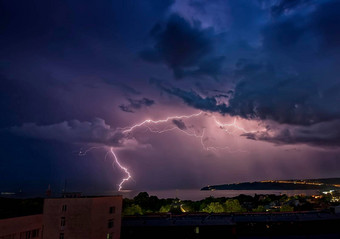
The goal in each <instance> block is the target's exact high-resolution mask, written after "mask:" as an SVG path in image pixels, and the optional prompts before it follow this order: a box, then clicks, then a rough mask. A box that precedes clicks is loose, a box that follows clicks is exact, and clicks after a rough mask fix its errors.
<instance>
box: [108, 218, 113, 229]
mask: <svg viewBox="0 0 340 239" xmlns="http://www.w3.org/2000/svg"><path fill="white" fill-rule="evenodd" d="M107 227H108V228H112V227H113V219H110V220H109V221H108V222H107Z"/></svg>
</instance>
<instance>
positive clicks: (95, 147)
mask: <svg viewBox="0 0 340 239" xmlns="http://www.w3.org/2000/svg"><path fill="white" fill-rule="evenodd" d="M102 148H105V146H93V147H90V148H88V149H86V150H83V149H80V151H79V152H78V155H79V156H85V155H87V153H88V152H90V151H92V150H95V149H102ZM109 154H111V155H112V156H113V159H114V162H113V163H116V164H117V165H118V167H119V168H120V169H121V170H123V171H124V172H125V173H126V175H127V177H126V178H123V179H122V181H121V182H120V183H119V185H118V191H121V189H122V187H123V184H124V183H125V182H126V181H129V179H130V178H132V177H131V174H130V172H129V171H128V169H127V168H126V167H124V166H123V165H122V164H121V163H120V162H119V160H118V157H117V155H116V154H115V152H114V151H113V147H110V149H109V150H108V151H107V152H106V154H105V157H104V158H105V159H106V158H107V156H108V155H109ZM113 163H112V166H113V165H114V164H113Z"/></svg>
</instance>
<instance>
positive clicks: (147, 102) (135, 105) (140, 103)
mask: <svg viewBox="0 0 340 239" xmlns="http://www.w3.org/2000/svg"><path fill="white" fill-rule="evenodd" d="M128 101H129V104H127V105H124V104H122V105H120V106H119V108H120V109H121V110H122V111H124V112H129V113H134V112H135V111H134V110H139V109H141V108H142V107H149V106H152V105H153V104H155V101H154V100H151V99H148V98H142V99H140V100H134V99H128Z"/></svg>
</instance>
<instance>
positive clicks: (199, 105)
mask: <svg viewBox="0 0 340 239" xmlns="http://www.w3.org/2000/svg"><path fill="white" fill-rule="evenodd" d="M150 83H151V84H155V85H156V86H157V87H158V88H160V89H161V90H162V91H164V92H166V93H168V94H170V95H174V96H177V97H179V98H180V99H182V100H183V101H184V102H185V103H186V104H187V105H189V106H191V107H194V108H196V109H200V110H204V111H212V112H219V113H221V114H224V113H226V112H227V110H228V109H227V106H226V104H224V103H218V101H217V100H216V98H219V97H220V94H218V95H217V96H209V97H202V96H200V95H199V94H198V93H197V92H196V91H194V90H190V91H186V90H183V89H180V88H177V87H172V86H165V85H164V84H163V83H162V82H161V81H159V80H156V79H153V78H152V79H150Z"/></svg>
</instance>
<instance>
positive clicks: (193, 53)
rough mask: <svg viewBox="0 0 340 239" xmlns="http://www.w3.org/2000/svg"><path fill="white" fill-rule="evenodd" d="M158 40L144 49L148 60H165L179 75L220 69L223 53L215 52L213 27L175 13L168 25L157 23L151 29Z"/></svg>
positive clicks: (209, 74)
mask: <svg viewBox="0 0 340 239" xmlns="http://www.w3.org/2000/svg"><path fill="white" fill-rule="evenodd" d="M150 36H151V37H152V38H153V40H154V41H155V43H154V45H153V47H152V48H151V49H146V50H144V51H142V52H141V56H142V58H143V59H145V60H146V61H149V62H152V63H165V64H166V65H167V66H168V67H170V68H171V69H172V70H173V73H174V75H175V77H176V78H182V77H185V76H201V75H203V76H204V75H208V76H212V77H216V76H217V75H218V74H220V73H221V70H222V63H223V61H224V57H223V56H218V55H215V54H214V50H215V49H214V48H215V45H214V44H215V42H214V41H215V39H217V38H218V36H217V35H216V34H215V32H214V29H213V28H207V29H203V28H202V27H201V24H200V22H198V21H197V22H195V23H194V24H191V23H190V22H188V21H187V20H186V19H184V18H183V17H181V16H179V15H177V14H172V15H171V16H170V17H169V18H168V20H167V22H166V23H165V25H164V26H163V25H161V24H157V25H155V26H154V28H153V29H152V30H151V32H150Z"/></svg>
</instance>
